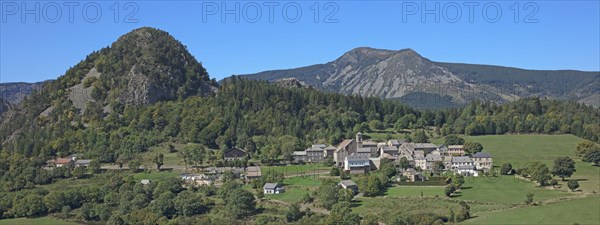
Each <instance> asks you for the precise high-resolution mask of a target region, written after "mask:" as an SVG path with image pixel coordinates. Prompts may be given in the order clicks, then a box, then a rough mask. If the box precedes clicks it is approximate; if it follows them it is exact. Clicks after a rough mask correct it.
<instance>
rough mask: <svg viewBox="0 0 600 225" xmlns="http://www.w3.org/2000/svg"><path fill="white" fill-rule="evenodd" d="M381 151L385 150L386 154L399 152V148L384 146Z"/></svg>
mask: <svg viewBox="0 0 600 225" xmlns="http://www.w3.org/2000/svg"><path fill="white" fill-rule="evenodd" d="M381 149H383V151H384V152H388V151H398V148H397V147H396V146H383V147H381Z"/></svg>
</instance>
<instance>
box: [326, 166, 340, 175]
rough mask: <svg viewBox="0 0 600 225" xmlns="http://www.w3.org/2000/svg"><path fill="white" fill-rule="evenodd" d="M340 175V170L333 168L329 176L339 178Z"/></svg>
mask: <svg viewBox="0 0 600 225" xmlns="http://www.w3.org/2000/svg"><path fill="white" fill-rule="evenodd" d="M339 175H340V169H338V168H337V167H333V168H331V171H330V172H329V176H339Z"/></svg>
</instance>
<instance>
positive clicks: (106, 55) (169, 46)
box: [0, 27, 218, 135]
mask: <svg viewBox="0 0 600 225" xmlns="http://www.w3.org/2000/svg"><path fill="white" fill-rule="evenodd" d="M7 85H8V84H7ZM19 85H20V86H19ZM19 85H12V86H7V87H13V88H12V89H10V90H14V91H13V92H14V93H19V92H18V90H19V89H18V88H16V87H22V89H26V88H25V87H29V88H31V87H30V85H27V84H19ZM217 86H218V85H217V83H216V81H215V80H214V79H212V80H211V79H210V78H209V76H208V73H207V72H206V69H205V68H204V67H203V66H202V64H201V63H200V62H198V61H197V60H196V59H195V58H194V57H193V56H192V55H191V54H190V53H189V52H188V51H187V47H185V46H184V45H183V44H181V42H179V41H177V40H176V39H175V38H174V37H172V36H171V35H170V34H169V33H167V32H165V31H161V30H158V29H154V28H148V27H143V28H139V29H135V30H133V31H131V32H129V33H127V34H125V35H123V36H121V37H119V38H118V39H117V40H116V41H115V42H114V43H112V45H111V46H110V47H106V48H103V49H101V50H99V51H96V52H93V53H91V54H89V55H88V56H86V57H85V59H84V60H82V61H81V62H79V63H78V64H76V65H75V66H73V67H71V68H70V69H68V70H67V72H66V73H65V74H64V75H63V76H60V77H58V78H57V79H56V80H52V81H47V82H45V84H44V85H43V87H41V88H39V90H40V91H38V92H36V93H35V94H33V95H31V96H29V97H28V98H27V99H26V100H25V101H23V103H22V104H20V105H18V106H17V105H16V104H12V105H13V106H14V107H13V109H12V110H11V111H12V113H5V114H4V117H3V118H2V120H1V121H0V134H1V135H11V134H13V132H14V131H17V130H20V129H22V128H23V126H30V127H27V129H33V128H34V127H35V126H34V123H40V122H43V123H46V122H50V123H53V122H57V121H53V120H52V119H49V118H53V119H55V120H60V119H61V118H60V117H61V116H63V114H65V113H68V112H69V113H68V114H69V115H68V116H69V117H68V120H77V119H82V121H77V122H81V123H82V124H87V123H89V122H90V121H94V120H96V121H98V120H99V119H101V118H103V117H104V116H106V115H107V114H109V113H110V112H113V111H116V112H117V113H123V112H124V110H125V108H126V107H128V106H133V107H137V106H144V105H149V104H153V103H156V102H159V101H168V100H177V99H185V98H187V97H190V96H210V95H214V93H215V92H216V90H217ZM31 89H33V88H31ZM13 92H11V93H13ZM23 93H24V92H21V94H15V95H14V96H23ZM15 98H16V97H15ZM9 102H10V101H9ZM73 112H74V114H75V115H77V116H81V118H75V117H77V116H74V115H73ZM55 114H59V115H55Z"/></svg>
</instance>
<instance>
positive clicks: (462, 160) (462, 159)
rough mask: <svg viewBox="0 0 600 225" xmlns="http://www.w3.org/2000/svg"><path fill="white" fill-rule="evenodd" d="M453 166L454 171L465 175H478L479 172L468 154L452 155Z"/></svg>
mask: <svg viewBox="0 0 600 225" xmlns="http://www.w3.org/2000/svg"><path fill="white" fill-rule="evenodd" d="M451 162H452V165H451V168H452V170H453V171H454V172H456V173H460V174H462V175H465V176H475V177H476V176H478V175H479V173H478V172H477V171H476V170H475V165H474V164H473V160H471V159H470V158H469V157H466V156H457V157H452V161H451Z"/></svg>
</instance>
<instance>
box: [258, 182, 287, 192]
mask: <svg viewBox="0 0 600 225" xmlns="http://www.w3.org/2000/svg"><path fill="white" fill-rule="evenodd" d="M263 192H264V193H265V194H280V193H283V192H285V189H284V188H283V187H280V186H279V184H277V183H266V184H265V185H264V186H263Z"/></svg>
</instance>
